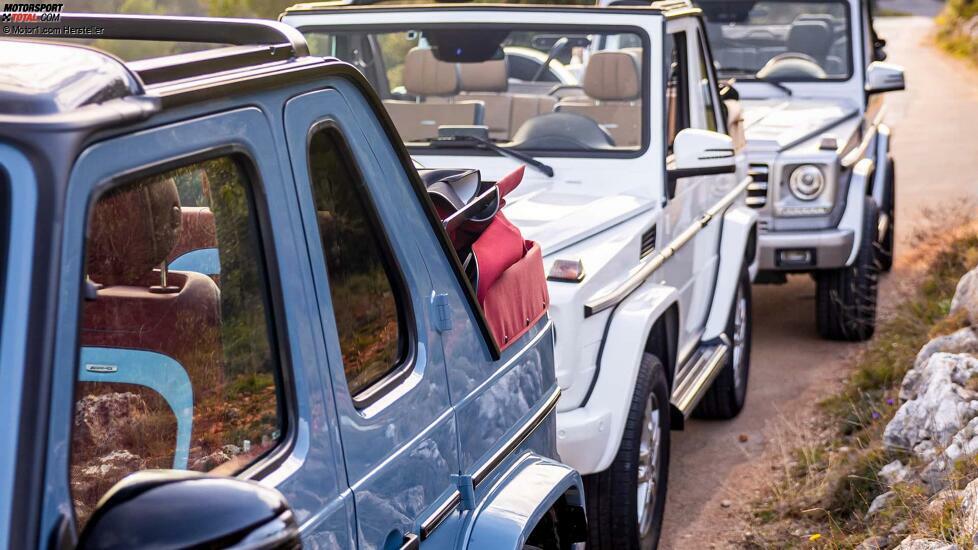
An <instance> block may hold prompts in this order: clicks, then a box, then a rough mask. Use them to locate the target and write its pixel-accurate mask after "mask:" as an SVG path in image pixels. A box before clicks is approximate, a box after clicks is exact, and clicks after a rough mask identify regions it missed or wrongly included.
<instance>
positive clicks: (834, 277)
mask: <svg viewBox="0 0 978 550" xmlns="http://www.w3.org/2000/svg"><path fill="white" fill-rule="evenodd" d="M864 208H865V211H864V213H863V231H862V238H861V239H860V241H859V243H858V244H859V252H858V254H857V256H856V261H854V262H853V265H851V266H849V267H843V268H841V269H833V270H826V271H819V272H816V275H815V326H816V328H817V329H818V333H819V334H820V335H821V336H822V337H823V338H827V339H829V340H843V341H848V342H860V341H863V340H869V339H870V338H872V336H873V332H874V331H875V330H876V297H877V294H878V292H879V245H878V243H877V235H876V234H877V227H878V225H877V218H878V212H879V211H878V209H877V208H876V204H875V203H874V202H873V200H872V199H871V198H869V197H867V198H866V202H865V207H864Z"/></svg>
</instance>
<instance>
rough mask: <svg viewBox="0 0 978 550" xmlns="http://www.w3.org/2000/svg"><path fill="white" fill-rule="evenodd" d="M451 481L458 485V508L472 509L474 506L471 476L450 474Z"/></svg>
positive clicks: (473, 489) (473, 486)
mask: <svg viewBox="0 0 978 550" xmlns="http://www.w3.org/2000/svg"><path fill="white" fill-rule="evenodd" d="M452 482H453V483H455V486H456V487H458V494H459V496H460V497H461V502H460V504H459V508H460V509H462V510H472V509H474V508H475V504H476V502H475V483H474V482H473V481H472V476H467V475H461V474H459V475H454V474H453V475H452Z"/></svg>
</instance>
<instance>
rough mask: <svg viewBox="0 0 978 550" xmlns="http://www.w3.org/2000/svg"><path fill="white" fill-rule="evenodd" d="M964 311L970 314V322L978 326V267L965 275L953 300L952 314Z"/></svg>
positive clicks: (959, 282)
mask: <svg viewBox="0 0 978 550" xmlns="http://www.w3.org/2000/svg"><path fill="white" fill-rule="evenodd" d="M959 310H964V311H966V312H967V313H968V321H970V322H971V324H972V325H974V326H978V267H976V268H974V269H972V270H971V271H969V272H967V273H965V274H964V277H961V280H960V281H958V287H957V289H955V291H954V298H952V299H951V313H955V312H957V311H959Z"/></svg>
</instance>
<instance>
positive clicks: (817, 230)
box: [700, 0, 904, 340]
mask: <svg viewBox="0 0 978 550" xmlns="http://www.w3.org/2000/svg"><path fill="white" fill-rule="evenodd" d="M700 6H701V7H702V9H703V11H704V17H705V18H706V20H707V32H708V34H709V37H710V46H711V48H712V50H713V55H714V61H715V62H716V64H717V68H718V72H719V75H720V77H721V78H734V79H736V83H735V87H736V90H737V92H738V93H739V97H740V102H741V105H742V107H743V111H744V126H745V132H746V137H747V156H748V159H749V161H750V169H751V174H752V176H753V179H754V183H753V184H751V187H750V190H749V197H748V199H747V203H748V205H750V206H751V207H752V208H755V209H757V212H758V214H759V215H760V230H759V233H758V259H759V262H760V270H761V272H760V275H759V276H758V281H759V282H775V283H779V282H784V280H785V274H787V273H812V274H813V275H814V278H815V281H816V287H817V291H816V325H817V328H818V332H819V333H820V334H821V335H822V336H823V337H826V338H830V339H836V340H865V339H867V338H869V337H871V336H872V335H873V330H874V327H875V324H876V295H877V282H878V277H879V273H880V271H881V270H882V271H888V270H889V269H890V266H891V265H892V261H893V242H894V227H895V223H894V221H895V220H894V214H895V208H894V206H895V197H896V195H895V193H894V178H895V168H894V162H893V157H892V156H891V154H890V129H889V127H888V126H886V124H884V123H883V116H884V113H885V110H884V107H883V96H882V95H881V92H888V91H892V90H902V89H903V88H904V75H903V69H901V68H900V67H898V66H895V65H892V64H888V63H883V62H882V60H883V59H884V58H885V55H884V54H883V51H882V47H883V46H884V45H885V42H883V41H882V40H880V39H879V38H878V37H877V36H876V33H875V32H874V30H873V21H872V12H871V2H870V1H869V0H827V1H826V0H822V1H808V0H701V1H700Z"/></svg>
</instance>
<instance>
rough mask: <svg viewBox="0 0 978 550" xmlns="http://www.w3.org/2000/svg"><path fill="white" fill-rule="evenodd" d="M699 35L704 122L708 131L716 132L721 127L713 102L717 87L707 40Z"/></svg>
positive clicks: (699, 33)
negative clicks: (711, 68) (713, 76)
mask: <svg viewBox="0 0 978 550" xmlns="http://www.w3.org/2000/svg"><path fill="white" fill-rule="evenodd" d="M697 34H698V35H699V48H698V49H699V58H700V66H699V70H700V75H699V78H700V80H699V87H700V95H701V96H702V97H703V120H704V122H705V124H706V128H705V129H706V130H711V131H714V132H716V131H717V128H719V127H720V126H719V125H718V124H717V115H716V108H715V105H714V101H713V94H714V92H715V91H716V85H715V84H714V83H713V82H712V81H711V80H710V68H709V67H708V66H707V64H706V40H705V38H704V37H703V32H702V31H700V32H698V33H697Z"/></svg>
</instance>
